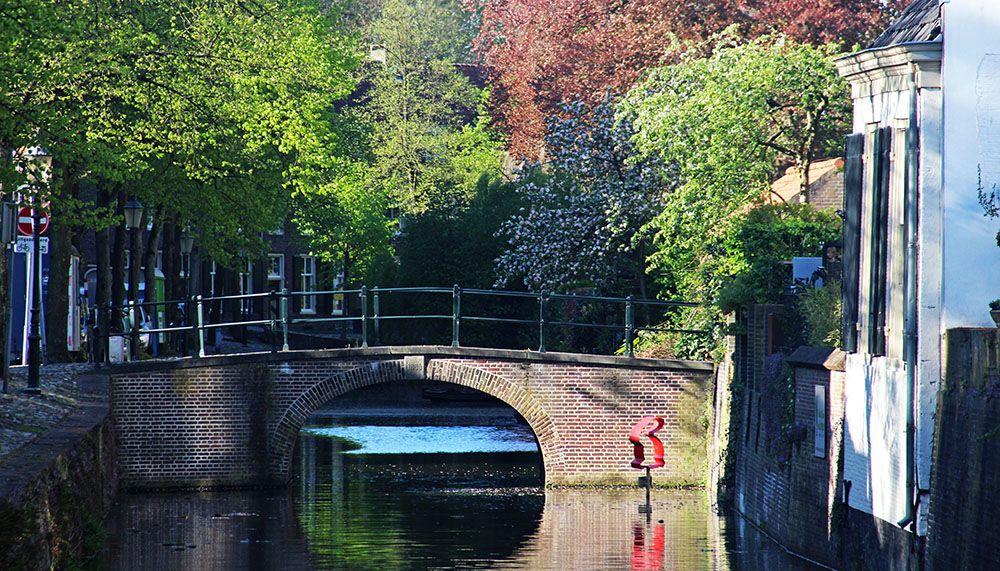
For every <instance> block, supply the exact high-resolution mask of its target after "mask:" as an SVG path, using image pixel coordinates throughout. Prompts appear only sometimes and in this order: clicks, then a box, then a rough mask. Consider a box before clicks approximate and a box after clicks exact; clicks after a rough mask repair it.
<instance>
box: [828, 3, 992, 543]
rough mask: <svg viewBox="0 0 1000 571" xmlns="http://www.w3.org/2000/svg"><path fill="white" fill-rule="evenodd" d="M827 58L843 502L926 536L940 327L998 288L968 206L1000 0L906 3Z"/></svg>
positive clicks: (984, 306) (981, 322) (976, 182)
mask: <svg viewBox="0 0 1000 571" xmlns="http://www.w3.org/2000/svg"><path fill="white" fill-rule="evenodd" d="M838 65H839V68H840V72H841V74H842V75H843V76H844V77H845V78H847V79H848V80H849V82H850V84H851V90H852V97H853V99H854V128H853V131H854V135H852V136H851V137H850V138H849V140H848V151H847V154H848V157H847V165H846V167H845V169H846V175H845V182H846V188H845V217H846V223H845V244H844V246H845V252H844V260H845V267H844V287H845V295H844V311H845V331H844V335H845V345H846V346H845V351H847V352H848V353H849V355H848V358H847V377H846V387H845V392H846V413H845V419H844V420H845V422H844V480H845V483H846V482H850V490H849V494H848V502H849V505H850V506H851V507H853V508H855V509H858V510H861V511H864V512H866V513H871V514H873V515H875V516H876V517H878V518H880V519H883V520H885V521H888V522H891V523H894V524H898V525H901V526H904V527H907V529H914V530H915V531H916V532H917V533H918V534H920V535H925V534H926V532H927V517H926V516H927V509H928V505H927V503H928V502H927V500H928V497H929V489H930V474H931V460H932V452H933V442H934V433H933V431H934V413H935V407H936V403H937V389H938V387H939V385H940V380H941V371H942V359H943V358H944V355H942V350H941V347H942V339H943V335H944V333H945V332H946V331H947V330H948V329H951V328H955V327H980V326H982V327H985V326H990V327H992V326H993V323H992V321H991V319H990V316H989V307H988V303H989V302H990V301H991V300H993V299H995V298H1000V248H998V247H997V241H996V234H997V230H998V227H1000V224H998V222H997V221H996V220H991V219H989V218H987V217H986V216H985V210H984V208H983V206H982V205H981V204H980V189H984V190H985V191H986V192H987V194H988V193H989V192H990V191H991V190H992V189H994V188H996V189H1000V2H997V0H915V1H914V2H913V4H911V5H910V6H909V7H908V8H907V10H906V11H905V12H904V14H903V15H902V17H901V18H900V19H899V20H897V22H895V23H894V24H893V25H892V26H891V27H890V28H889V29H888V30H886V32H885V33H884V34H883V35H882V36H881V37H880V38H879V39H878V40H876V42H875V43H874V45H873V47H872V48H870V49H868V50H865V51H862V52H858V53H855V54H852V55H850V56H848V57H846V58H843V59H841V60H840V61H839V62H838ZM994 123H996V126H994ZM911 523H915V524H916V525H915V527H914V528H910V527H909V526H910V524H911Z"/></svg>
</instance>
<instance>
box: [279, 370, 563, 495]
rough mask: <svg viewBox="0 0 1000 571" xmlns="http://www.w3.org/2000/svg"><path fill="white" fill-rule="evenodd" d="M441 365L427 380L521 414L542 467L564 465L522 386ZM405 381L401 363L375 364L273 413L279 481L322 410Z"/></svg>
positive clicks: (547, 423)
mask: <svg viewBox="0 0 1000 571" xmlns="http://www.w3.org/2000/svg"><path fill="white" fill-rule="evenodd" d="M441 365H442V366H433V367H429V369H430V370H428V371H427V376H426V379H427V380H432V381H441V382H446V383H453V384H456V385H461V386H464V387H468V388H472V389H476V390H478V391H481V392H483V393H486V394H488V395H490V396H491V397H494V398H496V399H499V400H500V401H502V402H504V403H505V404H507V405H508V406H510V407H511V408H513V409H514V410H515V411H517V413H518V414H520V415H521V416H522V417H523V418H524V419H525V421H527V423H528V426H529V427H530V428H531V430H532V431H533V432H534V433H535V438H536V439H537V441H538V447H539V448H540V449H541V452H542V465H543V468H545V467H548V466H549V465H550V464H551V465H553V466H561V465H563V461H562V453H561V451H560V449H559V447H558V446H557V443H558V440H559V439H558V437H557V433H556V430H555V425H554V423H553V422H552V420H551V419H550V418H549V416H548V414H546V413H545V411H544V410H543V409H542V407H541V406H540V405H539V404H538V403H537V402H535V400H534V399H533V398H532V396H531V394H530V393H528V391H527V390H525V388H524V387H523V386H520V385H518V384H516V383H514V382H511V381H510V380H508V379H506V378H504V377H502V376H500V375H497V374H494V373H490V372H488V371H484V370H482V369H477V368H475V367H471V366H468V365H464V364H459V363H450V362H449V363H443V364H441ZM404 378H405V372H404V369H403V362H402V361H377V362H373V363H372V364H370V365H365V366H361V367H357V368H354V369H350V370H348V371H344V372H341V373H338V374H336V375H333V376H331V377H328V378H326V379H324V380H322V381H319V382H317V383H316V384H314V385H312V386H311V387H309V388H307V389H306V390H304V391H303V392H302V393H301V394H300V395H299V396H298V397H297V398H296V399H295V400H294V401H292V402H291V404H289V405H288V407H287V408H286V409H285V410H284V411H283V412H279V411H275V415H276V417H277V418H278V421H277V422H276V423H275V427H274V430H273V431H272V432H271V435H270V438H269V442H268V450H269V468H270V471H271V476H272V477H273V478H275V479H277V480H278V481H282V482H285V481H288V478H289V476H290V471H289V466H290V463H291V457H292V451H293V450H294V448H295V442H296V441H297V439H298V436H299V431H300V430H301V429H302V426H303V425H304V424H305V422H306V420H307V419H308V418H309V417H310V416H312V414H313V413H314V412H316V411H317V410H319V408H321V407H322V406H324V405H326V404H327V403H329V402H330V401H331V400H333V399H334V398H335V397H338V396H340V395H343V394H345V393H348V392H350V391H353V390H356V389H360V388H363V387H368V386H372V385H377V384H380V383H388V382H391V381H399V380H402V379H404Z"/></svg>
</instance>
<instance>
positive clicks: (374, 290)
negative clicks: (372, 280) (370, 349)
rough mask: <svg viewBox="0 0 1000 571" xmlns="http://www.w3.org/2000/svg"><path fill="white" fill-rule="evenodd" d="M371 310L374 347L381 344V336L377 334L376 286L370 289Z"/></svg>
mask: <svg viewBox="0 0 1000 571" xmlns="http://www.w3.org/2000/svg"><path fill="white" fill-rule="evenodd" d="M372 310H373V312H374V313H375V315H374V316H373V319H374V320H373V324H374V325H375V331H374V333H375V345H376V346H378V345H381V344H382V341H381V336H380V334H379V326H378V316H379V307H378V286H375V287H373V288H372Z"/></svg>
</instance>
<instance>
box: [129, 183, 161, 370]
mask: <svg viewBox="0 0 1000 571" xmlns="http://www.w3.org/2000/svg"><path fill="white" fill-rule="evenodd" d="M123 210H125V227H126V228H127V229H128V231H129V243H130V244H131V246H130V247H129V252H128V257H129V271H128V274H129V275H128V281H129V284H128V289H129V297H131V298H132V299H131V302H132V319H131V322H132V337H131V338H132V342H131V343H130V345H131V346H130V347H129V357H130V359H133V360H134V359H135V358H136V357H137V356H138V355H139V323H138V319H140V316H141V313H140V311H139V261H138V260H137V259H136V255H135V253H136V250H137V249H138V248H137V247H136V246H137V245H138V244H137V236H138V233H137V232H136V230H137V229H138V228H139V225H140V224H141V223H142V203H141V202H139V201H138V200H136V199H134V198H133V199H132V200H129V201H128V202H126V203H125V206H124V208H123ZM151 287H152V284H146V288H147V289H149V288H151ZM148 293H149V292H147V294H148ZM154 311H155V308H154Z"/></svg>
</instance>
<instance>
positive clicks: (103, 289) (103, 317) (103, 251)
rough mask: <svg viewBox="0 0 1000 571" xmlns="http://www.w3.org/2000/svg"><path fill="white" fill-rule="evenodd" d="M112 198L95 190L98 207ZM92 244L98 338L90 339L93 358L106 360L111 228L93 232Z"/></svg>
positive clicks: (104, 192)
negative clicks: (95, 258) (94, 253)
mask: <svg viewBox="0 0 1000 571" xmlns="http://www.w3.org/2000/svg"><path fill="white" fill-rule="evenodd" d="M112 200H113V197H112V193H111V192H110V191H107V190H103V189H101V190H99V191H98V192H97V201H98V207H106V206H108V205H109V204H110V203H111V201H112ZM94 246H95V248H96V250H97V292H96V296H95V300H96V302H97V308H98V309H97V333H98V336H99V337H98V338H95V339H91V340H90V343H93V344H95V345H93V347H94V351H93V353H94V359H95V360H96V361H97V362H99V363H100V362H102V361H104V360H106V358H107V355H106V350H107V347H108V339H107V337H106V336H107V334H108V332H109V331H110V327H111V322H112V320H111V314H110V312H109V311H108V306H109V305H110V304H111V288H112V281H113V280H112V277H111V275H112V274H111V230H110V229H109V228H103V229H101V230H97V231H96V232H95V233H94Z"/></svg>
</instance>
